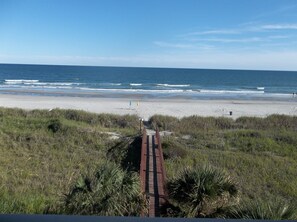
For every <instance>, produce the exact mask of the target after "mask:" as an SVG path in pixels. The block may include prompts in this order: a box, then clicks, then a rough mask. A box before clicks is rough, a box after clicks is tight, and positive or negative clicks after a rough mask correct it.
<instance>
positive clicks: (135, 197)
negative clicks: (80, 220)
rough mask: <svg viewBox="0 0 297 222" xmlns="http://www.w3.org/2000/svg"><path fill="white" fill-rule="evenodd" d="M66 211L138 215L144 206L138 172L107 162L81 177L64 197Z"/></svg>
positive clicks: (86, 213) (103, 214) (85, 213)
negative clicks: (127, 170) (125, 169)
mask: <svg viewBox="0 0 297 222" xmlns="http://www.w3.org/2000/svg"><path fill="white" fill-rule="evenodd" d="M64 202H65V212H66V213H68V214H82V215H101V216H137V215H140V213H141V211H142V210H143V209H144V206H145V205H144V200H143V197H142V195H141V191H140V183H139V177H138V176H137V174H134V173H129V172H126V171H123V170H122V169H121V168H120V167H119V166H118V165H116V164H115V163H106V164H102V165H101V166H99V167H98V169H97V170H96V171H95V172H94V173H92V174H91V175H89V176H85V177H81V178H80V179H79V180H78V181H77V183H76V185H75V186H74V187H73V188H72V190H71V191H70V192H69V194H67V195H66V197H65V200H64Z"/></svg>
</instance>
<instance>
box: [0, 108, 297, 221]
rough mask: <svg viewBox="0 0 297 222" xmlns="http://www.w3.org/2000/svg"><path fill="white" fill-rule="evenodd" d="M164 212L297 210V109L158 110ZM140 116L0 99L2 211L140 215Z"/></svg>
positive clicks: (287, 215) (278, 215) (237, 214)
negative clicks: (221, 114) (244, 112)
mask: <svg viewBox="0 0 297 222" xmlns="http://www.w3.org/2000/svg"><path fill="white" fill-rule="evenodd" d="M150 122H151V124H152V126H158V127H159V129H161V130H168V131H171V132H173V134H171V135H170V136H164V137H163V138H162V145H163V150H164V158H165V167H166V173H167V178H168V184H167V187H168V192H169V202H168V204H167V205H166V206H164V209H163V211H164V212H163V214H162V215H163V216H180V217H223V218H247V219H296V218H297V216H296V206H297V185H296V184H297V117H289V116H282V115H272V116H269V117H267V118H252V117H242V118H238V119H237V120H232V119H229V118H212V117H207V118H203V117H197V116H192V117H186V118H182V119H177V118H174V117H168V116H153V117H152V118H151V120H150ZM138 127H139V122H138V117H137V116H128V115H126V116H117V115H110V114H100V115H98V114H93V113H87V112H83V111H75V110H59V109H53V110H50V111H48V110H32V111H25V110H21V109H6V108H0V152H1V155H0V213H55V214H58V213H63V214H88V215H91V214H94V215H119V216H126V215H131V216H137V215H140V213H141V212H145V211H146V209H145V206H146V203H145V202H146V201H145V198H144V197H143V196H142V194H141V192H140V187H139V182H140V181H139V175H138V171H139V165H140V162H139V161H140V145H141V137H139V135H138V133H139V132H138Z"/></svg>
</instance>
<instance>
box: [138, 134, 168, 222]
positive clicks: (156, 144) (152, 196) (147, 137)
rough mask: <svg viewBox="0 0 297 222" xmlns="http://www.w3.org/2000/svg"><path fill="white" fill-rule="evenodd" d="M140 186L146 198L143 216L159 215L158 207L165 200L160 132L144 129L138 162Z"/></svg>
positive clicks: (164, 176) (164, 177)
mask: <svg viewBox="0 0 297 222" xmlns="http://www.w3.org/2000/svg"><path fill="white" fill-rule="evenodd" d="M140 178H141V188H142V191H143V192H144V193H145V195H146V197H147V200H148V212H147V213H144V215H143V216H148V217H158V216H160V207H161V206H162V204H164V203H165V202H166V196H167V195H166V190H165V179H166V175H165V169H164V158H163V152H162V146H161V141H160V134H159V132H158V131H157V132H156V133H155V131H152V130H146V131H144V133H143V138H142V148H141V164H140Z"/></svg>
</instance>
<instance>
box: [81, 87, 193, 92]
mask: <svg viewBox="0 0 297 222" xmlns="http://www.w3.org/2000/svg"><path fill="white" fill-rule="evenodd" d="M77 89H80V90H89V91H110V92H147V93H183V92H193V91H192V90H181V89H176V90H165V89H164V90H154V89H151V90H150V89H103V88H86V87H80V88H77Z"/></svg>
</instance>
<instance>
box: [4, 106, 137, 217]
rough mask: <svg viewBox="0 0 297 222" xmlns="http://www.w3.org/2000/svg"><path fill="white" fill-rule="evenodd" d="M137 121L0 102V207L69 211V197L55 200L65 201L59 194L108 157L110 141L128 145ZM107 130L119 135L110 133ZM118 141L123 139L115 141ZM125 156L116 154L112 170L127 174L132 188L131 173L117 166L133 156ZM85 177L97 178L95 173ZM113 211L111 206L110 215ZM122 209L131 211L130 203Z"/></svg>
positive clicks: (21, 210)
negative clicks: (5, 105) (12, 106)
mask: <svg viewBox="0 0 297 222" xmlns="http://www.w3.org/2000/svg"><path fill="white" fill-rule="evenodd" d="M138 124H139V122H138V117H137V116H116V115H109V114H101V115H97V114H92V113H87V112H83V111H74V110H59V109H54V110H51V111H48V110H32V111H25V110H21V109H4V108H0V152H1V155H0V213H65V212H66V213H67V212H69V213H70V212H72V211H71V207H70V206H71V204H70V201H68V202H69V204H68V205H67V208H65V207H63V205H61V204H63V203H65V195H64V194H69V192H70V189H72V187H73V184H76V183H77V182H78V181H80V180H81V179H80V178H81V176H82V175H89V174H87V173H88V172H91V171H92V170H93V171H94V170H97V172H98V170H99V169H100V167H99V168H98V166H100V165H101V164H103V163H106V161H109V162H110V161H113V160H112V158H109V156H110V155H111V153H112V152H111V151H110V150H114V149H115V148H113V147H115V146H117V147H120V148H118V149H123V150H126V151H127V152H128V151H129V150H132V149H133V148H132V147H133V145H131V143H132V142H133V141H134V140H135V139H133V138H134V137H135V135H137V133H138V127H139V125H138ZM113 135H117V136H119V137H120V138H119V139H114V138H112V137H113ZM131 136H132V137H131ZM119 141H126V143H124V144H122V145H121V146H119V145H118V144H119V143H120V142H119ZM130 152H131V151H130ZM111 156H112V155H111ZM125 157H126V155H123V156H122V158H123V159H120V158H121V157H118V161H119V162H121V163H119V164H118V163H115V164H116V165H117V166H118V168H116V169H117V170H116V173H118V174H119V175H122V176H123V178H129V179H130V181H126V182H129V183H130V184H131V186H132V187H133V186H135V187H136V188H135V189H134V192H136V189H138V188H137V187H138V185H137V184H138V183H139V181H136V176H135V175H134V176H133V177H130V176H131V175H130V174H131V170H132V169H129V172H127V171H124V169H126V168H122V167H121V166H122V165H121V164H123V165H124V164H129V163H130V162H133V161H132V160H129V159H128V158H127V160H125V159H124V158H125ZM129 161H130V162H129ZM114 162H115V161H114ZM122 169H123V170H122ZM134 170H135V168H134ZM109 173H111V174H112V173H113V172H109ZM128 175H130V176H128ZM90 178H91V179H92V181H95V183H99V182H100V181H97V180H96V177H90ZM97 179H98V178H97ZM134 183H135V184H134ZM92 186H93V185H92ZM93 192H97V190H94V191H93ZM132 197H133V198H134V196H133V195H132ZM67 198H68V199H69V196H67ZM77 198H78V197H77V196H75V199H77ZM81 198H83V197H81ZM98 198H99V197H98ZM127 198H128V197H127ZM71 200H72V199H71ZM114 200H116V199H114ZM127 200H128V199H127ZM68 202H67V203H68ZM72 204H76V203H75V201H73V203H72ZM131 207H132V206H131ZM63 210H65V211H63ZM111 210H114V209H111ZM74 213H83V212H79V211H78V212H74ZM94 213H96V214H99V215H107V214H109V213H110V214H112V211H109V212H107V211H106V209H102V212H99V211H98V210H97V211H96V212H94ZM90 214H91V213H90ZM118 214H119V213H118V212H116V211H115V214H114V215H118ZM122 214H133V215H134V214H137V212H136V210H135V209H134V210H133V209H131V210H128V211H126V212H125V211H123V212H122ZM138 214H139V212H138Z"/></svg>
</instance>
